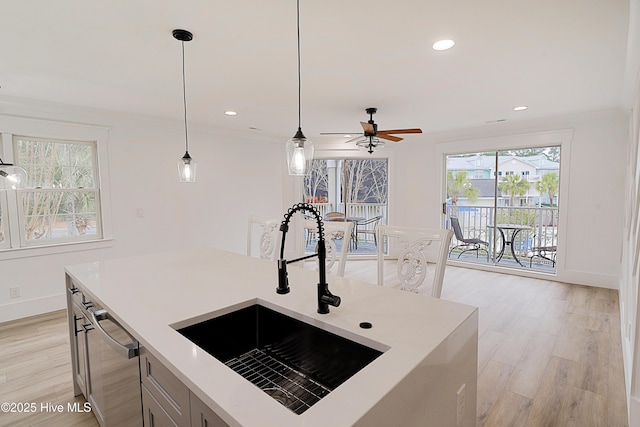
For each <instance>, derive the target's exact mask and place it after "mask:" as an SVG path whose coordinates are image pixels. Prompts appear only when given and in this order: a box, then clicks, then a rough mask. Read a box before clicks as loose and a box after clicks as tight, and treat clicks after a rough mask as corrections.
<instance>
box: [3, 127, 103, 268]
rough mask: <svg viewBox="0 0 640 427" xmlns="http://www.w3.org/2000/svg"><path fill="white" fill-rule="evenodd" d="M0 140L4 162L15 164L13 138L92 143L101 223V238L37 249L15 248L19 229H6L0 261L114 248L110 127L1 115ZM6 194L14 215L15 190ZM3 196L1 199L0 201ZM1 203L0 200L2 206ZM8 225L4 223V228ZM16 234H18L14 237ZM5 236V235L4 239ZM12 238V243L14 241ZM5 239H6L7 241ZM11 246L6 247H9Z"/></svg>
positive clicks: (32, 247)
mask: <svg viewBox="0 0 640 427" xmlns="http://www.w3.org/2000/svg"><path fill="white" fill-rule="evenodd" d="M0 133H1V135H2V140H1V141H0V144H1V145H2V146H1V148H2V149H1V150H0V152H2V153H3V154H4V155H2V156H1V157H2V159H3V161H4V162H5V163H11V162H13V161H14V157H13V135H24V136H29V137H34V138H43V139H58V140H66V141H95V142H96V154H97V162H98V164H97V179H98V182H99V185H98V190H99V195H100V203H99V216H100V218H101V220H102V238H100V239H94V240H82V241H74V242H52V243H50V244H44V245H38V246H34V245H32V246H25V247H17V246H18V241H19V239H20V238H21V237H19V236H21V234H20V233H19V230H14V229H11V230H9V236H10V239H11V242H10V243H9V244H7V245H5V244H4V242H3V244H0V260H5V259H15V258H23V257H30V256H42V255H49V254H57V253H63V252H73V251H84V250H88V249H99V248H105V247H111V246H113V245H114V240H113V231H112V230H113V229H112V218H111V197H110V194H111V191H110V188H109V182H110V180H109V162H108V150H107V143H108V141H109V128H108V127H104V126H97V125H87V124H81V123H69V122H58V121H53V120H46V119H35V118H27V117H18V116H7V115H0ZM4 193H5V195H6V197H5V205H4V206H3V207H6V208H7V209H8V211H12V209H14V210H13V212H15V209H17V206H15V205H14V206H12V203H14V204H15V203H17V199H16V190H4ZM1 197H3V196H0V198H1ZM1 202H2V201H0V203H1ZM5 214H6V212H5ZM14 224H17V221H11V225H10V226H11V227H16V228H17V225H14ZM6 226H7V223H5V227H6ZM16 233H17V234H16ZM5 237H6V236H5ZM13 239H15V241H14V240H13ZM6 240H7V239H5V241H6ZM11 244H13V245H12V246H14V247H9V246H8V245H11Z"/></svg>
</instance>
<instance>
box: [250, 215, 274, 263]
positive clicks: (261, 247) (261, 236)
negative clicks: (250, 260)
mask: <svg viewBox="0 0 640 427" xmlns="http://www.w3.org/2000/svg"><path fill="white" fill-rule="evenodd" d="M280 239H281V236H280V221H278V220H275V219H267V218H261V217H258V216H253V215H252V216H250V217H249V229H248V231H247V255H248V256H254V257H257V258H261V259H268V260H271V261H276V260H277V259H278V250H279V249H280Z"/></svg>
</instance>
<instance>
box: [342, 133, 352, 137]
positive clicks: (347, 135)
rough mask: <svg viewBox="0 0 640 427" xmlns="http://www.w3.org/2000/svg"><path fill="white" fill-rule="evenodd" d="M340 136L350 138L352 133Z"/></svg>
mask: <svg viewBox="0 0 640 427" xmlns="http://www.w3.org/2000/svg"><path fill="white" fill-rule="evenodd" d="M342 136H343V137H345V138H351V137H352V136H353V135H349V134H345V135H342Z"/></svg>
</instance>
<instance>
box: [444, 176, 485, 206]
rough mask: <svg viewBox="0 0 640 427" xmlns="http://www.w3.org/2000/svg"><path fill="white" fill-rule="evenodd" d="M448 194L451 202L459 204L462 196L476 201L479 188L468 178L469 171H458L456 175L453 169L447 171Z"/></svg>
mask: <svg viewBox="0 0 640 427" xmlns="http://www.w3.org/2000/svg"><path fill="white" fill-rule="evenodd" d="M447 194H449V196H450V197H451V204H452V205H457V204H458V198H459V197H460V196H463V197H466V198H467V199H469V201H471V202H474V201H475V200H476V199H477V198H478V189H477V188H475V187H473V185H472V184H471V180H470V179H469V178H467V172H465V171H458V172H456V174H455V175H454V174H453V171H447Z"/></svg>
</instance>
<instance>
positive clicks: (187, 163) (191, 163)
mask: <svg viewBox="0 0 640 427" xmlns="http://www.w3.org/2000/svg"><path fill="white" fill-rule="evenodd" d="M173 37H174V38H175V39H176V40H178V41H180V42H181V44H182V103H183V106H184V143H185V152H184V156H182V158H181V159H180V160H178V178H179V179H180V182H196V166H197V163H196V161H195V160H193V158H191V156H190V155H189V131H188V128H187V89H186V87H187V86H186V82H185V72H184V42H188V41H191V40H193V34H191V33H190V32H189V31H187V30H173Z"/></svg>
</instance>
